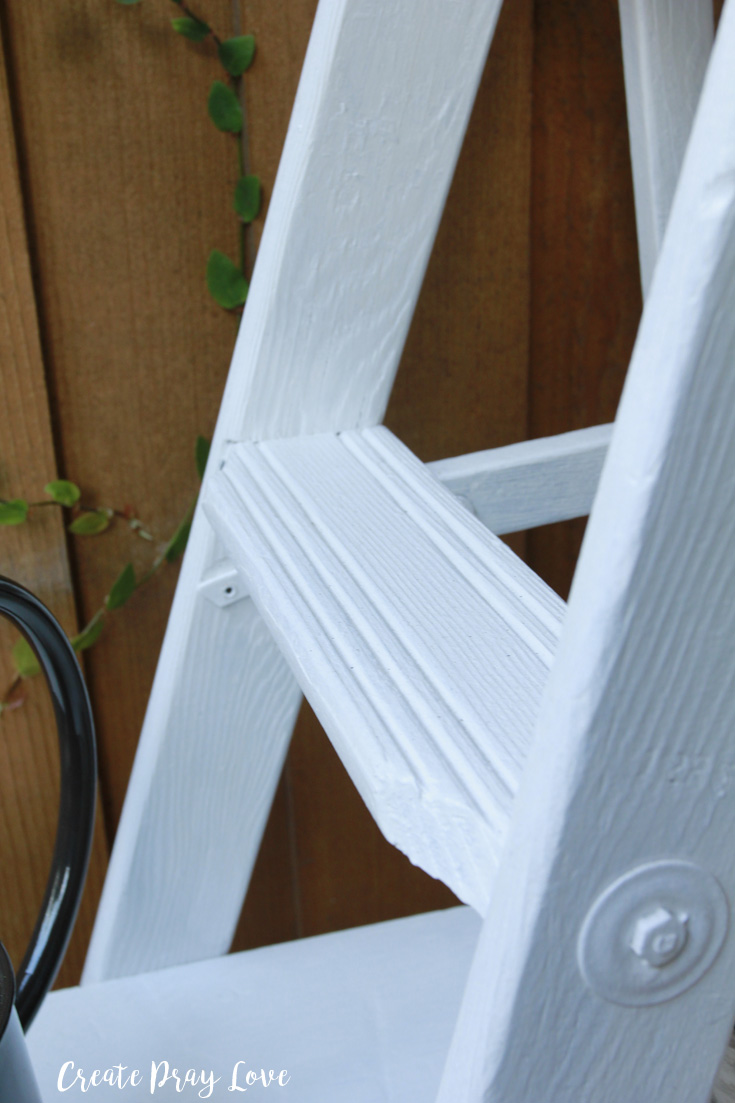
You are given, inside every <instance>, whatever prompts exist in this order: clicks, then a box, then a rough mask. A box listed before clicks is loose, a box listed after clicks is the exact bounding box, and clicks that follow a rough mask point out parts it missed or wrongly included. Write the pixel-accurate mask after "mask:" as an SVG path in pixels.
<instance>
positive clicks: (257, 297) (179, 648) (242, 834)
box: [84, 0, 501, 981]
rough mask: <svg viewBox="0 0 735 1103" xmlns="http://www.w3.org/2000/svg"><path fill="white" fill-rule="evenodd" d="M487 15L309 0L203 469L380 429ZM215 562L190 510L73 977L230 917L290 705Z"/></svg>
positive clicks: (209, 943) (96, 975) (152, 963)
mask: <svg viewBox="0 0 735 1103" xmlns="http://www.w3.org/2000/svg"><path fill="white" fill-rule="evenodd" d="M500 2H501V0H463V3H461V4H453V3H449V4H448V3H446V0H399V2H395V3H391V4H384V5H382V6H381V8H380V11H379V17H378V12H376V6H375V3H374V2H373V0H321V3H320V5H319V9H318V12H317V16H316V21H315V24H314V30H313V33H312V38H311V42H310V45H309V49H308V53H307V57H306V62H305V65H304V71H303V74H302V79H301V83H300V86H299V91H298V95H297V99H296V104H295V107H294V113H293V116H292V120H291V125H290V128H289V132H288V138H287V141H286V146H285V149H284V153H283V157H282V161H281V167H280V170H279V174H278V179H277V181H276V185H275V188H274V191H273V196H272V198H271V202H270V208H269V214H268V219H267V222H266V226H265V229H264V233H263V239H262V242H261V246H260V251H259V254H258V261H257V265H256V268H255V272H254V276H253V281H252V284H251V290H250V297H249V300H248V304H247V309H246V311H245V314H244V318H243V323H242V326H241V329H240V335H239V338H238V342H237V347H236V350H235V356H234V360H233V366H232V371H231V373H230V378H229V380H228V383H227V388H226V392H225V398H224V400H223V406H222V411H221V415H220V418H219V421H218V425H217V430H216V433H215V439H214V441H213V446H212V453H211V458H210V463H209V465H208V466H209V469H210V470H211V469H216V467H217V464H218V462H219V459H220V457H221V454H222V449H223V446H224V443H225V442H226V441H227V440H232V439H236V440H241V439H244V440H249V439H263V438H267V437H271V436H285V435H290V434H293V433H299V432H316V431H318V430H329V429H341V428H352V427H354V426H357V425H365V424H374V423H376V422H378V421H380V419H381V417H382V414H383V411H384V409H385V406H386V403H387V400H388V395H389V392H390V387H391V384H392V380H393V376H394V374H395V370H396V366H397V364H398V359H399V357H400V353H401V350H402V347H403V342H404V340H405V335H406V331H407V329H408V325H409V321H410V318H411V313H412V310H413V306H414V303H415V300H416V297H417V295H418V290H419V286H420V283H421V279H422V276H423V272H424V268H425V265H426V262H427V258H428V255H429V251H430V248H431V244H432V241H433V237H434V234H435V231H436V227H437V225H438V222H439V217H440V214H441V209H442V206H443V203H444V198H445V196H446V193H447V191H448V188H449V182H450V179H451V175H452V172H453V169H454V164H455V162H456V158H457V155H458V152H459V148H460V146H461V143H462V138H463V136H464V130H465V127H466V123H467V120H468V118H469V113H470V109H471V106H472V102H473V99H474V93H475V89H476V86H477V84H478V82H479V79H480V75H481V72H482V68H483V64H484V60H485V56H486V54H487V50H488V47H489V43H490V39H491V37H492V32H493V29H494V26H495V22H496V19H497V15H498V11H499V8H500ZM448 58H451V64H448V63H447V59H448ZM208 477H209V473H208V474H207V476H206V477H205V486H206V482H207V479H208ZM222 554H223V553H222V549H221V548H219V547H217V545H216V543H215V542H214V540H213V538H212V536H211V532H210V530H209V527H208V525H207V523H206V521H205V519H204V518H203V516H202V514H201V512H200V511H197V514H196V516H195V518H194V524H193V527H192V533H191V537H190V540H189V548H188V549H187V552H186V556H185V561H184V566H183V569H182V574H181V578H180V581H179V585H178V588H177V593H176V598H175V601H174V606H173V609H172V612H171V617H170V621H169V626H168V630H167V633H166V639H165V641H164V645H163V649H162V652H161V658H160V661H159V666H158V671H157V674H156V679H155V682H154V686H153V691H152V695H151V700H150V704H149V709H148V713H147V716H146V721H145V725H144V729H143V734H142V736H141V744H140V750H139V755H138V762H137V763H136V767H135V770H134V773H133V777H132V779H131V784H130V787H129V793H128V798H127V800H126V804H125V808H124V811H123V817H122V821H121V824H120V828H119V831H118V835H117V839H116V843H115V848H114V851H113V855H112V859H111V863H110V868H109V873H108V878H107V882H106V885H105V889H104V893H103V897H102V902H101V905H100V910H99V913H98V920H97V924H96V926H95V930H94V934H93V940H92V944H91V948H90V953H89V958H88V963H87V968H86V969H85V974H84V979H85V981H92V980H99V979H101V978H104V977H110V976H119V975H124V974H127V973H132V972H135V971H137V970H140V969H147V968H153V967H160V966H163V965H169V964H174V963H177V962H184V961H188V960H192V959H195V958H197V957H207V956H210V955H213V954H217V953H221V952H222V951H223V950H225V949H226V948H227V945H228V944H229V940H230V938H231V935H232V932H233V930H234V926H235V923H236V921H237V917H238V914H239V901H240V897H241V895H242V892H243V890H244V888H245V886H246V884H247V881H248V878H249V874H250V870H251V868H252V864H253V861H254V857H255V854H256V852H257V849H258V846H259V843H260V834H261V828H262V826H263V824H264V822H265V815H266V814H267V809H268V807H269V805H270V802H271V799H272V795H273V792H274V790H275V786H276V783H277V780H278V775H279V771H280V768H281V763H282V761H283V757H284V755H285V752H286V749H287V745H288V740H289V738H290V733H291V727H292V722H293V717H294V715H295V711H296V708H297V705H298V695H297V693H296V690H295V683H294V682H293V680H292V679H291V677H290V675H289V674H288V672H287V670H286V667H285V666H284V664H283V663H282V660H281V659H280V656H279V655H278V653H277V651H276V649H275V647H274V646H273V645H272V644H271V643H270V642H269V640H268V639H267V638H266V634H265V633H264V630H263V628H262V626H261V625H260V623H259V621H258V617H257V614H256V613H255V610H254V608H253V606H252V603H251V602H249V601H242V602H238V603H236V604H235V605H232V606H230V607H228V608H222V609H218V608H216V607H215V606H213V605H212V603H211V602H210V601H208V600H207V598H206V596H205V595H202V594H199V595H198V594H197V587H198V584H199V583H200V581H202V579H203V577H205V576H207V572H208V571H210V570H211V569H212V567H213V566H214V565H215V564H216V562H217V561H218V560H220V559H221V558H222ZM207 577H208V576H207ZM235 666H236V667H237V671H235V670H234V669H233V667H235ZM235 675H237V678H238V679H239V685H240V687H241V689H240V694H241V695H240V697H239V699H238V700H237V701H235V702H234V703H233V702H232V701H231V700H230V699H229V697H228V694H227V693H225V692H224V687H225V686H228V685H229V684H230V683H231V681H232V680H233V678H234V677H235ZM261 683H262V685H261ZM215 755H216V758H217V760H218V762H219V763H220V764H221V763H226V764H227V766H226V768H223V767H222V766H221V765H215ZM210 763H211V767H210ZM199 765H201V766H202V767H206V770H207V772H206V775H203V774H202V773H201V772H200V770H199V769H198V767H199ZM202 776H206V778H207V784H206V786H205V785H203V784H202V780H201V779H202ZM194 824H196V829H195V828H194V826H193V825H194Z"/></svg>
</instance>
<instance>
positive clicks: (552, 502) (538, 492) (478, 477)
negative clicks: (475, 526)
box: [426, 425, 612, 535]
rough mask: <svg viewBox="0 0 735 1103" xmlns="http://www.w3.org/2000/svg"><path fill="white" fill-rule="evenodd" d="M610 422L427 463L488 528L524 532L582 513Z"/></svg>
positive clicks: (604, 451)
mask: <svg viewBox="0 0 735 1103" xmlns="http://www.w3.org/2000/svg"><path fill="white" fill-rule="evenodd" d="M611 434H612V425H595V426H593V427H592V428H591V429H576V430H575V431H574V432H571V433H560V434H559V435H558V436H554V437H541V438H539V439H537V440H526V441H522V442H520V443H519V444H509V445H507V446H506V447H504V448H491V449H489V450H488V451H485V452H471V453H468V454H467V455H466V456H454V457H452V458H451V459H447V460H435V461H434V462H433V463H429V464H427V465H426V466H427V470H428V471H430V472H431V474H432V475H434V477H435V478H437V479H439V481H440V482H442V483H443V484H444V486H446V487H447V489H448V490H451V491H452V493H453V494H456V495H457V496H458V497H460V498H461V499H462V500H464V502H465V503H466V504H467V505H468V506H469V507H470V509H472V511H473V513H474V514H475V516H476V517H479V519H480V520H481V521H482V523H483V524H484V525H487V527H488V528H489V529H490V531H491V532H494V533H497V534H498V535H500V534H501V533H504V532H523V531H524V530H525V529H532V528H536V527H537V526H538V525H551V524H553V523H554V522H555V521H569V520H570V519H571V518H572V517H585V516H586V515H587V514H588V513H589V511H590V508H591V506H592V500H593V498H594V496H595V492H596V490H597V484H598V482H599V479H600V472H601V471H602V464H603V462H604V459H605V455H606V454H607V447H608V444H609V443H610V436H611Z"/></svg>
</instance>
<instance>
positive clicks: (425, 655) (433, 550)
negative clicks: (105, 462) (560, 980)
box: [205, 426, 565, 912]
mask: <svg viewBox="0 0 735 1103" xmlns="http://www.w3.org/2000/svg"><path fill="white" fill-rule="evenodd" d="M205 508H206V511H207V514H208V515H209V517H210V519H211V521H212V524H213V525H214V528H215V530H216V532H217V534H218V536H219V537H220V538H221V539H222V541H223V542H224V544H225V546H226V547H227V550H228V552H229V554H230V555H231V557H232V559H233V561H234V562H235V564H236V566H237V568H238V570H239V571H240V572H241V573H242V574H243V575H244V577H245V579H246V581H247V583H248V585H249V587H250V593H251V596H252V598H253V600H254V601H255V603H256V605H257V606H258V609H259V611H260V612H261V614H262V615H263V617H264V618H265V620H266V622H267V623H268V624H269V626H270V628H271V630H272V632H273V633H274V635H275V637H276V639H277V641H278V643H279V645H280V647H281V648H282V650H283V653H284V655H285V657H286V659H287V661H288V662H289V663H290V665H291V667H292V668H293V671H294V673H295V675H296V677H297V679H298V680H299V683H300V685H301V687H302V689H303V691H304V693H305V695H306V697H307V698H308V699H309V701H310V703H311V705H312V706H313V708H314V711H315V712H316V714H317V716H318V717H319V719H320V720H321V722H322V724H323V726H324V728H325V730H326V732H327V734H328V735H329V737H330V739H331V740H332V742H333V744H334V746H335V748H336V750H337V752H338V754H339V755H340V757H341V759H342V761H343V763H344V765H345V767H346V768H347V770H348V772H349V773H350V775H351V777H352V779H353V781H354V783H355V785H356V786H357V788H358V790H359V792H360V793H361V795H362V797H363V800H364V801H365V803H366V804H367V806H368V808H369V809H370V811H371V812H372V814H373V816H374V818H375V820H376V822H377V823H378V826H379V827H380V828H381V830H382V831H383V833H384V835H385V836H386V838H388V839H389V840H390V841H391V842H392V843H394V844H395V845H396V846H397V847H398V848H399V849H400V850H402V851H403V852H404V853H405V854H407V855H408V857H409V858H410V859H411V861H413V862H414V863H415V864H416V865H418V866H421V867H422V868H423V869H425V870H426V871H427V872H428V873H430V874H432V875H433V876H435V877H439V878H440V879H441V880H443V881H444V882H445V883H446V884H448V885H449V886H450V887H451V888H452V889H453V890H454V892H455V893H456V894H457V895H458V896H459V898H460V899H461V900H464V901H465V902H466V903H468V904H471V905H472V906H473V907H474V908H476V909H477V910H478V911H480V912H484V911H485V909H486V908H487V905H488V902H489V894H490V886H491V882H492V874H493V872H494V869H495V868H496V866H497V862H498V857H499V854H500V849H501V846H502V842H503V837H504V834H505V829H506V825H507V823H508V820H509V817H510V813H511V807H512V804H513V798H514V795H515V793H516V789H517V785H518V780H519V777H520V773H521V770H522V768H523V763H524V760H525V758H526V754H527V750H528V746H529V741H530V738H531V734H532V732H533V728H534V722H535V719H536V713H537V709H538V704H539V699H540V694H541V690H542V687H543V685H544V683H545V681H546V678H547V674H548V670H549V667H550V664H551V660H552V657H553V654H554V651H555V648H556V644H557V639H558V635H559V630H560V626H561V621H562V617H563V612H564V608H565V606H564V602H563V601H561V599H560V598H559V597H557V595H556V594H555V593H554V592H553V591H552V590H550V589H549V588H548V587H547V586H546V585H545V584H544V583H543V582H542V581H541V579H539V578H538V576H537V575H535V574H534V572H533V571H531V570H530V569H529V568H528V567H526V565H525V564H524V563H523V562H522V561H521V560H520V559H519V558H518V557H517V556H516V555H514V553H513V552H512V551H510V549H509V548H507V547H506V546H505V545H504V544H503V543H502V542H501V541H500V540H499V539H498V538H497V537H496V536H494V535H493V534H492V533H491V532H489V531H488V530H487V529H486V528H485V527H484V526H483V525H482V524H481V523H480V522H479V521H478V520H477V519H476V518H475V517H473V516H472V515H471V514H470V513H469V511H468V510H466V509H465V508H464V507H463V506H462V505H461V504H460V503H459V502H458V501H457V500H456V499H455V498H454V497H453V496H452V494H451V493H450V492H449V491H447V490H446V489H445V488H444V487H443V486H441V485H440V483H439V482H438V480H436V479H435V478H434V477H433V476H432V475H431V474H429V472H428V471H427V470H426V469H425V467H424V465H423V464H422V463H421V462H420V461H419V460H418V459H417V458H416V457H415V456H414V455H413V454H412V453H411V452H410V451H409V450H408V449H407V448H406V447H405V446H404V445H403V444H401V443H400V441H398V440H397V439H396V438H395V437H394V436H393V435H392V434H391V433H390V432H389V431H388V430H387V429H385V428H383V427H380V426H379V427H376V428H370V429H363V430H353V431H350V432H344V433H339V434H332V433H330V434H322V435H318V436H311V437H295V438H292V439H288V440H271V441H267V442H264V443H259V444H235V445H232V446H231V447H230V449H229V450H228V452H227V458H226V462H225V464H224V466H223V468H222V470H221V471H220V472H219V474H218V475H217V477H216V478H214V479H212V480H211V482H210V489H209V493H208V496H207V500H206V502H205Z"/></svg>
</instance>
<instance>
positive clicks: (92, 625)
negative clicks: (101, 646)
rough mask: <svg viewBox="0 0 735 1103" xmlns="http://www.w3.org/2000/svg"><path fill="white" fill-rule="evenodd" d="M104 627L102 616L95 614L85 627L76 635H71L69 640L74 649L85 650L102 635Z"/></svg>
mask: <svg viewBox="0 0 735 1103" xmlns="http://www.w3.org/2000/svg"><path fill="white" fill-rule="evenodd" d="M104 627H105V621H104V618H103V617H102V616H101V615H100V614H97V615H96V616H94V617H92V619H91V621H90V622H89V624H88V625H86V627H84V628H83V629H82V630H81V632H80V633H79V635H78V636H72V638H71V640H70V641H69V642H70V643H71V645H72V647H73V648H74V650H75V651H86V650H87V648H88V647H91V646H92V644H95V643H97V640H98V639H99V638H100V636H101V635H102V629H103V628H104Z"/></svg>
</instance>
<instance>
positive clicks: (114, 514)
mask: <svg viewBox="0 0 735 1103" xmlns="http://www.w3.org/2000/svg"><path fill="white" fill-rule="evenodd" d="M208 455H209V441H208V440H206V439H205V438H204V437H197V442H196V448H195V460H196V467H197V474H198V475H199V479H200V480H201V479H202V478H203V477H204V468H205V467H206V465H207V456H208ZM43 491H44V494H46V495H47V496H48V497H47V498H46V499H44V500H43V501H40V502H29V501H27V500H26V499H25V498H14V499H12V500H8V499H4V498H0V525H5V526H9V525H22V524H25V522H26V521H28V520H29V519H30V518H31V516H32V514H33V512H34V511H35V510H38V509H42V508H44V507H47V506H56V507H57V508H60V509H61V510H62V511H67V512H68V514H69V516H70V517H71V520H69V521H68V523H67V526H66V529H67V532H70V533H72V534H73V535H74V536H84V537H88V536H98V535H99V534H100V533H102V532H104V531H105V530H106V529H108V528H109V527H110V524H112V523H113V521H115V520H119V521H124V522H125V523H126V524H127V525H128V527H129V528H130V530H131V532H132V533H133V534H134V535H135V536H137V537H140V538H141V539H143V540H146V541H149V542H155V536H154V535H153V534H152V533H151V532H150V531H149V530H148V528H146V527H145V526H144V525H143V522H142V521H141V520H140V518H138V517H136V515H135V511H134V510H133V509H132V508H131V507H130V506H126V507H125V508H124V509H113V508H111V507H109V506H89V505H85V504H84V503H82V501H81V491H80V489H79V487H78V486H77V485H76V483H72V482H69V481H68V480H67V479H57V480H55V481H54V482H50V483H47V484H46V486H45V487H44V488H43ZM195 506H196V498H195V499H194V501H193V502H192V503H191V505H190V506H189V508H188V509H187V511H186V513H185V514H184V516H183V517H182V519H181V520H180V521H179V523H178V525H177V526H176V528H175V529H174V532H173V534H172V535H171V536H170V537H169V539H168V540H166V541H165V542H163V543H161V544H159V549H158V551H157V553H156V555H155V556H154V558H153V560H152V562H151V565H150V567H149V568H148V570H147V571H145V573H144V574H142V575H140V577H136V574H135V568H134V567H133V564H132V563H126V564H125V566H124V567H123V569H122V570H121V571H120V574H119V575H118V576H117V578H116V579H115V581H114V582H113V584H112V586H111V587H110V591H109V593H108V594H106V596H105V599H104V601H103V602H102V604H101V605H100V607H99V609H97V610H96V611H95V612H94V613H93V615H92V616H91V617H90V619H89V620H88V621H87V623H86V624H85V625H84V627H83V628H82V630H81V632H78V633H77V634H76V635H75V636H71V637H70V642H71V645H72V647H73V648H74V650H75V651H86V650H87V648H89V647H92V645H93V644H95V643H96V642H97V640H98V639H99V638H100V636H101V635H102V632H103V630H104V627H105V623H106V620H107V617H108V616H109V614H110V613H114V612H116V611H117V610H118V609H121V608H122V607H123V605H125V604H126V603H127V602H128V601H129V600H130V598H131V597H132V596H133V594H134V593H135V591H136V590H139V589H140V588H141V587H142V586H145V584H146V583H147V582H150V580H151V579H152V578H153V576H154V575H155V574H156V573H157V572H158V571H159V570H160V569H161V567H163V566H165V565H166V564H167V563H175V562H176V561H177V559H179V557H180V556H181V555H182V554H183V552H184V549H185V547H186V541H187V539H188V536H189V529H190V528H191V519H192V517H193V515H194V507H195ZM11 656H12V660H13V665H14V667H15V670H16V675H15V677H14V679H13V681H12V682H11V683H10V685H9V686H7V687H6V689H5V692H4V693H3V695H2V697H0V714H2V713H3V712H5V711H7V710H10V709H14V708H17V707H18V706H19V705H20V704H22V703H23V702H22V699H21V698H19V697H18V696H17V694H18V690H19V688H20V686H21V683H22V682H23V681H25V680H27V679H29V678H35V677H36V675H37V674H39V673H40V668H39V665H38V660H37V659H36V656H35V654H34V652H33V650H32V648H31V647H30V645H29V644H28V642H27V641H26V639H25V638H24V637H22V636H21V637H20V638H19V639H18V641H17V642H16V643H15V644H14V646H13V648H12V651H11Z"/></svg>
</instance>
